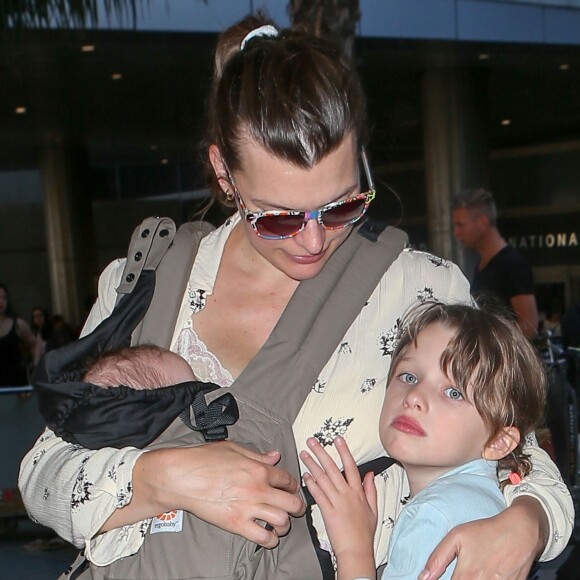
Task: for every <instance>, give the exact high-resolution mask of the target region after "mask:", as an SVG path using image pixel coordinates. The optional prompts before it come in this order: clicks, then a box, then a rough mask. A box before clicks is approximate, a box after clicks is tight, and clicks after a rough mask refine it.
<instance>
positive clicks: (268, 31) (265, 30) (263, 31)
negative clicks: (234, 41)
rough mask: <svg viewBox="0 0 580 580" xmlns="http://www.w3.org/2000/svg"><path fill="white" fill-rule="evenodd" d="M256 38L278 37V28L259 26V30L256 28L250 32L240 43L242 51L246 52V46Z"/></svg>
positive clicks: (266, 25)
mask: <svg viewBox="0 0 580 580" xmlns="http://www.w3.org/2000/svg"><path fill="white" fill-rule="evenodd" d="M256 36H272V37H275V36H278V30H276V28H275V27H274V26H272V25H271V24H264V25H263V26H258V28H254V30H250V32H248V34H246V36H244V38H243V39H242V42H240V50H244V48H245V47H246V44H248V42H249V41H250V40H252V38H256Z"/></svg>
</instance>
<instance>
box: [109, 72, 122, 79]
mask: <svg viewBox="0 0 580 580" xmlns="http://www.w3.org/2000/svg"><path fill="white" fill-rule="evenodd" d="M111 78H112V79H113V80H114V81H120V80H121V79H122V78H123V75H122V74H121V73H113V74H112V75H111Z"/></svg>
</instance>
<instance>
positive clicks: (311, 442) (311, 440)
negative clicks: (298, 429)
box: [306, 437, 316, 447]
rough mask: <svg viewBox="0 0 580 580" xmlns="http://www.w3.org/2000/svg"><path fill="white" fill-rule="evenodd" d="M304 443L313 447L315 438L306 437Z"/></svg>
mask: <svg viewBox="0 0 580 580" xmlns="http://www.w3.org/2000/svg"><path fill="white" fill-rule="evenodd" d="M306 443H307V445H308V446H309V447H314V446H315V445H316V438H315V437H308V439H306Z"/></svg>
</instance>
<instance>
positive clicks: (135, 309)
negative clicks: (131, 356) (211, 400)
mask: <svg viewBox="0 0 580 580" xmlns="http://www.w3.org/2000/svg"><path fill="white" fill-rule="evenodd" d="M154 288H155V272H154V271H152V270H144V271H143V272H142V273H141V276H140V277H139V280H138V282H137V284H136V286H135V288H134V290H133V291H132V292H131V294H127V295H125V296H123V297H122V298H121V300H120V301H119V303H118V304H117V306H116V307H115V309H114V310H113V312H112V313H111V315H110V316H109V317H108V318H105V319H104V320H103V321H102V322H101V323H100V324H99V325H98V326H97V328H95V330H94V331H93V332H91V333H90V334H88V335H87V336H85V337H83V338H81V339H79V340H76V341H74V342H72V343H70V344H67V345H65V346H63V347H61V348H59V349H56V350H53V351H50V352H48V353H46V355H45V356H44V357H43V358H42V360H41V361H40V363H39V364H38V366H37V369H36V371H35V373H34V376H33V384H34V387H35V389H36V392H37V394H38V404H39V409H40V413H41V415H42V416H43V418H44V420H45V421H46V423H47V425H48V427H49V428H50V429H52V430H53V431H54V433H55V434H56V435H58V436H59V437H62V438H63V439H64V440H65V441H68V442H70V443H76V444H78V445H81V446H83V447H85V448H87V449H101V448H102V447H116V448H118V449H120V448H123V447H127V446H133V447H145V446H146V445H147V444H149V443H150V442H151V441H153V440H154V439H156V438H157V437H158V436H159V435H160V434H161V433H162V432H163V431H164V430H165V429H166V428H167V427H168V426H169V425H170V423H171V422H172V421H173V420H174V419H175V417H177V416H178V415H179V413H180V412H181V411H183V409H184V408H186V407H187V406H188V405H190V404H191V403H192V402H193V400H194V399H195V396H196V395H197V394H198V393H200V392H203V393H207V392H210V391H213V390H214V389H217V388H218V386H217V385H214V384H213V383H203V382H198V381H192V382H188V383H183V384H181V385H178V386H170V387H165V388H162V389H153V390H135V389H132V388H129V387H126V386H116V387H110V388H106V389H105V388H102V387H97V386H95V385H91V384H88V383H84V382H82V380H81V379H82V376H83V374H84V372H85V370H86V368H87V366H88V365H89V364H90V362H91V361H92V360H94V359H95V358H97V357H98V356H99V355H100V354H102V353H104V352H107V351H110V350H114V349H117V348H122V347H125V346H129V345H130V341H131V333H132V332H133V330H134V329H135V327H136V326H137V325H138V324H139V322H140V321H141V319H142V318H143V316H144V314H145V312H146V311H147V309H148V308H149V304H150V303H151V297H152V296H153V290H154ZM152 406H154V408H155V412H154V413H152V412H151V409H152ZM230 411H231V409H230Z"/></svg>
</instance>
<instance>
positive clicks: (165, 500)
mask: <svg viewBox="0 0 580 580" xmlns="http://www.w3.org/2000/svg"><path fill="white" fill-rule="evenodd" d="M279 459H280V455H279V453H278V452H276V451H272V452H269V453H267V454H264V455H261V454H258V453H254V452H252V451H249V450H247V449H245V448H243V447H240V446H239V445H236V444H234V443H229V442H220V443H210V444H207V445H200V446H197V447H186V448H170V449H158V450H155V451H149V452H148V453H144V454H143V455H141V456H140V457H139V459H138V460H137V462H136V464H135V467H134V469H133V499H132V501H131V502H130V503H129V504H128V505H127V506H126V507H124V508H123V509H119V510H116V511H115V512H114V513H113V514H112V515H111V517H109V518H108V519H107V521H106V522H105V523H104V524H103V526H102V527H101V530H100V531H103V532H105V531H108V530H111V529H113V528H118V527H121V526H124V525H127V524H132V523H134V522H136V521H139V520H142V519H145V518H148V517H152V516H154V515H155V514H159V513H164V512H167V511H169V510H171V509H183V510H186V511H188V512H191V513H193V514H194V515H196V516H197V517H199V518H201V519H203V520H205V521H207V522H209V523H211V524H213V525H216V526H218V527H220V528H222V529H224V530H228V531H230V532H233V533H235V534H239V535H241V536H243V537H245V538H247V539H248V540H250V541H252V542H254V543H256V544H259V545H261V546H265V547H267V548H273V547H275V546H276V545H277V544H278V537H279V536H283V535H284V534H286V533H287V532H288V530H289V529H290V518H289V514H290V515H293V516H300V515H302V514H303V513H304V509H305V506H304V504H303V502H302V500H301V499H300V497H299V495H298V491H299V484H298V482H297V481H296V479H295V478H294V477H292V476H291V475H290V474H289V473H288V472H287V471H285V470H283V469H278V468H276V467H274V465H275V464H276V463H277V462H278V461H279ZM256 520H262V521H265V522H268V523H269V524H270V525H271V526H272V528H273V529H270V528H264V527H263V526H261V525H259V524H258V523H257V522H256Z"/></svg>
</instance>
